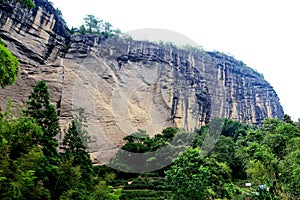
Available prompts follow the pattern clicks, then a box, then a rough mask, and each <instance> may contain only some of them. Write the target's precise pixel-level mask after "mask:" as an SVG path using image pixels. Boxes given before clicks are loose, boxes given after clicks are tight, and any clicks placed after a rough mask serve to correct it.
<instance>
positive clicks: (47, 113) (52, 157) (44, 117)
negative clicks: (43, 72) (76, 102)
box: [24, 81, 60, 198]
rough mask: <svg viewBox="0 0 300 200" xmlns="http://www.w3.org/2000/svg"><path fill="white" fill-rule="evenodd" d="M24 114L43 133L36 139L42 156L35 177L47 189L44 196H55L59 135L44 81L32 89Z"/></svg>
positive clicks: (55, 114) (53, 110)
mask: <svg viewBox="0 0 300 200" xmlns="http://www.w3.org/2000/svg"><path fill="white" fill-rule="evenodd" d="M24 113H25V114H26V115H27V116H28V117H32V118H34V119H35V120H36V122H37V124H38V125H39V126H40V127H41V129H42V131H43V134H42V136H40V137H38V139H37V141H38V144H39V145H40V146H41V148H42V151H43V154H44V157H43V160H42V161H41V162H40V164H39V168H38V170H37V176H38V178H39V179H40V180H42V181H43V182H44V184H45V187H46V188H47V191H46V192H45V194H44V195H45V196H47V198H50V196H55V195H56V193H55V185H56V182H57V180H58V179H59V167H58V164H59V162H60V160H59V157H58V153H57V147H58V141H57V139H56V138H55V137H56V136H57V135H58V134H59V121H58V115H57V112H56V109H55V107H54V106H53V105H52V104H51V103H50V95H49V91H48V87H47V85H46V83H45V82H44V81H39V82H38V83H37V84H36V85H35V87H34V88H33V92H31V94H30V95H29V100H28V101H27V109H26V110H24ZM45 198H46V197H45Z"/></svg>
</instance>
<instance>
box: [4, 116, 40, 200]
mask: <svg viewBox="0 0 300 200" xmlns="http://www.w3.org/2000/svg"><path fill="white" fill-rule="evenodd" d="M40 135H42V130H41V128H40V127H39V126H38V125H37V124H36V122H35V120H33V119H32V118H24V117H17V118H16V117H12V116H11V114H9V113H5V114H4V115H3V114H2V113H0V199H42V198H43V193H44V187H43V183H42V181H40V180H39V179H38V177H37V176H36V171H37V168H38V167H37V166H38V165H39V164H40V162H41V161H42V159H43V152H42V151H41V149H40V148H39V147H38V146H37V145H36V140H37V138H38V137H39V136H40Z"/></svg>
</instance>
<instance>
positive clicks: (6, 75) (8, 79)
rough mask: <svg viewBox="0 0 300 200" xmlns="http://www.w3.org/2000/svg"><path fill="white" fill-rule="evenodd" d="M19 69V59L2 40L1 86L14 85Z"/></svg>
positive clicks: (0, 57) (0, 59) (0, 44)
mask: <svg viewBox="0 0 300 200" xmlns="http://www.w3.org/2000/svg"><path fill="white" fill-rule="evenodd" d="M18 71H19V60H18V59H17V58H16V57H15V56H14V55H13V54H12V53H11V52H10V51H9V50H8V49H7V48H6V47H5V46H4V44H3V43H2V41H0V86H1V87H2V88H4V87H5V86H7V85H12V84H13V83H14V82H15V81H16V78H17V74H18Z"/></svg>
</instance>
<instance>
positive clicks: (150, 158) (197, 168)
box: [0, 81, 300, 200]
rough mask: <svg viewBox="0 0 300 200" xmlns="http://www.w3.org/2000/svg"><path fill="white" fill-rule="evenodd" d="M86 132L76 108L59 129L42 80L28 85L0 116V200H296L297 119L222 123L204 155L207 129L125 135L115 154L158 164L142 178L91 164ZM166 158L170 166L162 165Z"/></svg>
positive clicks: (121, 162) (126, 165)
mask: <svg viewBox="0 0 300 200" xmlns="http://www.w3.org/2000/svg"><path fill="white" fill-rule="evenodd" d="M85 129H86V117H85V115H84V112H83V110H82V109H80V110H79V111H78V114H77V115H76V116H74V118H73V120H72V121H71V122H70V124H69V126H68V128H67V130H66V131H65V132H61V131H60V129H59V122H58V115H57V111H56V108H55V107H54V106H53V105H52V104H51V103H50V96H49V92H48V87H47V85H46V83H45V82H44V81H40V82H38V83H37V84H36V85H35V87H34V88H33V91H32V93H31V94H30V95H29V99H28V101H27V103H26V105H25V107H24V109H23V110H22V111H17V110H16V108H14V107H13V104H12V103H11V102H8V103H7V106H6V108H3V110H2V111H1V113H0V198H1V199H191V200H193V199H195V200H196V199H197V200H198V199H200V200H201V199H261V200H263V199H297V198H299V197H300V189H299V188H300V179H299V172H300V162H299V161H300V122H299V121H298V122H293V121H292V120H291V119H290V117H289V116H288V115H285V117H284V119H283V120H280V119H271V118H269V119H265V120H264V122H263V124H262V126H261V127H256V126H252V125H248V124H244V123H240V122H237V121H233V120H230V119H225V121H224V126H223V128H222V132H221V136H220V137H219V138H218V140H217V142H216V143H215V145H214V148H213V150H212V151H211V152H209V154H208V155H207V156H205V157H204V156H203V154H202V145H203V142H204V141H205V138H206V136H207V134H208V130H209V129H210V124H208V125H206V126H203V127H202V128H201V129H199V130H196V131H195V132H193V133H191V132H187V131H185V130H183V129H179V128H176V127H169V128H166V129H164V130H163V131H162V133H161V134H157V135H155V136H154V137H150V136H149V135H148V134H147V133H146V132H145V131H143V130H138V131H137V132H135V133H132V134H131V135H128V136H126V137H125V138H124V141H125V145H124V146H123V147H122V148H121V149H122V150H123V151H126V152H133V153H142V155H143V156H142V157H141V160H139V164H141V165H142V166H143V165H144V166H143V167H144V169H146V170H148V171H151V169H153V168H155V167H158V168H157V169H156V170H155V171H152V172H147V173H126V172H122V171H118V170H115V169H112V168H109V167H106V166H93V164H92V161H91V159H90V156H89V153H88V145H87V143H88V141H89V136H88V134H87V132H86V130H85ZM57 136H60V137H61V138H62V141H61V142H59V141H58V140H57ZM186 141H188V143H187V142H186ZM166 147H167V148H166ZM163 148H165V151H158V150H160V149H163ZM157 152H159V153H157ZM132 159H133V157H132V158H129V159H126V157H124V155H122V152H120V153H118V154H117V157H116V159H114V160H113V162H114V164H115V166H121V167H122V169H123V171H124V170H125V171H126V170H127V171H135V170H138V168H137V167H138V166H137V165H132V163H136V160H132ZM165 161H170V163H169V164H168V165H164V162H165ZM171 161H173V162H171ZM113 162H112V163H113Z"/></svg>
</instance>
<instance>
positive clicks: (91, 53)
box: [0, 0, 283, 162]
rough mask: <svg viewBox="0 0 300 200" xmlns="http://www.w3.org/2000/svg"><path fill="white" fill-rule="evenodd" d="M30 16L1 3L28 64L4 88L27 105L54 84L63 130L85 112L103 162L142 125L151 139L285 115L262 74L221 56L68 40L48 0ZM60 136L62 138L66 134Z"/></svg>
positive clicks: (9, 39)
mask: <svg viewBox="0 0 300 200" xmlns="http://www.w3.org/2000/svg"><path fill="white" fill-rule="evenodd" d="M35 2H36V4H37V7H36V8H35V9H33V10H31V11H29V10H26V9H23V8H22V7H20V6H19V5H12V4H3V5H0V8H1V11H0V15H1V21H0V34H1V38H2V40H3V41H4V42H5V43H6V44H7V46H8V48H9V49H10V50H11V51H12V52H13V53H14V54H15V55H16V56H18V57H19V58H20V60H21V74H20V76H19V78H18V80H17V82H16V84H15V85H14V86H11V87H7V88H6V89H5V90H1V91H0V101H1V102H2V103H4V102H5V101H6V99H7V97H10V98H13V100H14V101H15V102H18V103H20V102H24V101H25V100H26V98H27V96H28V94H29V92H30V91H31V89H32V86H33V85H34V83H35V82H36V81H38V80H41V79H43V80H46V81H47V82H48V85H49V88H50V93H51V96H52V99H51V100H52V102H53V103H54V104H56V105H57V108H58V110H59V116H60V121H61V125H62V129H64V128H65V127H66V126H67V124H68V123H69V121H70V119H71V118H72V114H74V112H76V110H77V109H78V108H79V107H84V108H85V111H86V114H87V117H88V126H89V127H88V132H89V134H90V136H91V140H90V144H89V147H90V151H91V153H92V154H93V156H94V157H95V158H98V160H99V161H100V162H101V161H103V160H104V159H105V158H107V157H109V155H110V154H113V153H114V151H115V149H116V147H117V146H119V145H120V144H121V143H122V138H123V137H124V136H126V135H127V134H130V133H132V132H135V131H136V130H137V128H139V129H144V130H146V131H147V132H148V133H149V134H150V135H153V134H156V133H159V132H160V131H161V130H162V129H163V128H165V127H167V126H174V125H176V126H178V127H182V128H185V129H187V130H194V129H195V128H199V127H201V126H202V125H204V124H206V123H208V122H209V121H210V120H211V119H212V118H214V117H223V118H232V119H235V120H239V121H243V122H247V123H252V124H260V123H261V122H262V120H263V119H264V118H266V117H277V118H283V110H282V107H281V105H280V102H279V98H278V96H277V94H276V92H275V91H274V89H273V88H272V86H271V85H270V84H269V83H268V82H267V81H266V80H264V78H263V76H262V75H261V74H259V73H257V72H255V71H254V70H252V69H250V68H248V67H247V66H245V64H243V63H242V62H240V61H237V60H235V59H234V58H232V57H230V56H227V55H225V54H222V53H218V52H205V51H199V52H189V51H185V50H180V49H177V48H169V47H165V46H161V45H156V44H153V43H149V42H141V41H133V40H122V39H102V38H99V37H95V36H87V35H86V36H82V35H75V36H72V37H68V36H67V34H66V33H65V29H64V27H63V25H64V24H63V20H62V19H61V18H60V16H59V15H58V14H57V13H56V12H55V9H53V7H52V6H51V4H49V3H48V2H47V1H43V0H39V1H37V0H36V1H35ZM60 137H61V136H60Z"/></svg>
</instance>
